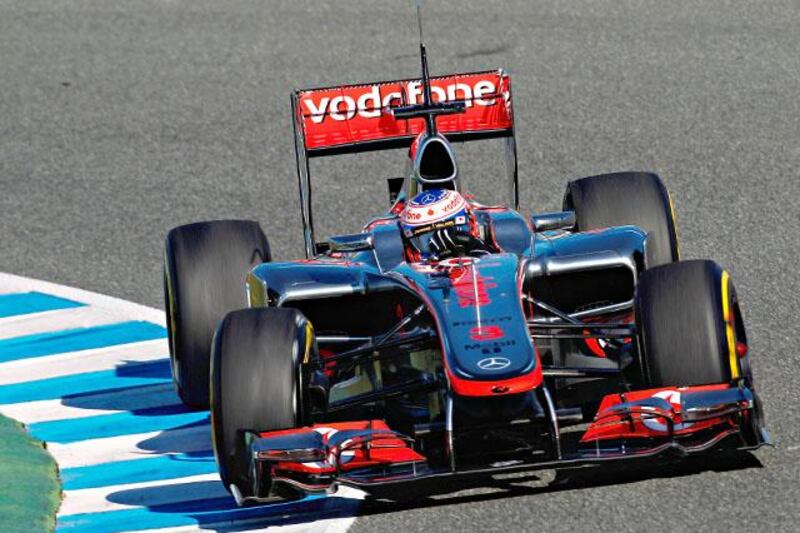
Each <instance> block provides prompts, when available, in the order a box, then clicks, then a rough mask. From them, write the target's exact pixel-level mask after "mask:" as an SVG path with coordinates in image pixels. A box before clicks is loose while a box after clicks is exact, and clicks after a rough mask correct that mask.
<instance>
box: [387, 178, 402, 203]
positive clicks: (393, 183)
mask: <svg viewBox="0 0 800 533" xmlns="http://www.w3.org/2000/svg"><path fill="white" fill-rule="evenodd" d="M404 180H405V178H403V177H400V178H386V183H388V185H389V203H391V204H392V205H394V203H395V202H396V201H397V197H398V196H399V195H400V191H402V190H403V181H404Z"/></svg>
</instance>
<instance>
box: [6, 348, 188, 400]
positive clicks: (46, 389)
mask: <svg viewBox="0 0 800 533" xmlns="http://www.w3.org/2000/svg"><path fill="white" fill-rule="evenodd" d="M31 377H33V376H31ZM170 381H172V378H171V375H170V368H169V359H159V360H156V361H151V362H142V363H140V362H131V363H125V364H123V365H122V366H118V367H117V368H116V369H115V370H100V371H97V372H87V373H86V374H72V375H69V376H62V377H57V378H48V379H40V380H36V381H27V382H25V383H14V384H12V385H0V404H7V403H21V402H35V401H39V400H55V399H57V398H61V397H65V399H68V398H66V397H67V396H71V395H79V394H90V393H108V392H110V391H114V390H120V389H126V388H134V387H145V386H148V385H160V384H163V383H169V382H170Z"/></svg>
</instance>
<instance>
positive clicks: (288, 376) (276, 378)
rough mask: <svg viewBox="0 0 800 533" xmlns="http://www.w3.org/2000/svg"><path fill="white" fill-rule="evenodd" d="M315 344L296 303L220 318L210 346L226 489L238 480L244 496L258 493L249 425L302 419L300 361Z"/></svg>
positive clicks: (214, 421) (215, 427)
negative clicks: (247, 441)
mask: <svg viewBox="0 0 800 533" xmlns="http://www.w3.org/2000/svg"><path fill="white" fill-rule="evenodd" d="M308 335H311V336H312V337H311V338H310V339H309V338H308V337H307V336H308ZM313 346H314V339H313V331H312V330H311V327H310V325H309V324H308V322H307V320H306V318H305V317H304V316H303V314H302V313H301V312H300V311H297V310H295V309H282V308H257V309H241V310H239V311H233V312H232V313H229V314H228V315H227V316H225V318H224V319H223V320H222V322H221V323H220V325H219V328H218V329H217V332H216V334H215V335H214V343H213V346H212V350H211V428H212V434H213V439H214V454H215V456H216V458H217V464H218V466H219V473H220V477H221V478H222V482H223V484H224V485H225V488H227V489H228V490H230V486H231V484H236V486H237V487H238V489H239V491H240V492H241V493H242V495H243V496H245V497H247V496H252V495H253V494H255V493H256V488H255V487H253V486H252V476H251V475H250V472H249V468H250V461H249V459H248V457H247V454H246V445H245V439H244V432H245V431H253V432H264V431H272V430H278V429H289V428H294V427H298V426H299V425H301V424H303V423H304V421H305V419H304V415H303V413H304V405H305V403H306V402H305V401H304V394H303V393H302V391H303V375H302V363H303V360H304V358H305V357H306V353H307V351H308V350H310V349H312V348H313ZM308 355H309V356H310V355H311V354H308ZM262 490H264V489H260V490H259V492H261V491H262ZM267 490H268V488H267Z"/></svg>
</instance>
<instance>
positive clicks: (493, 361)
mask: <svg viewBox="0 0 800 533" xmlns="http://www.w3.org/2000/svg"><path fill="white" fill-rule="evenodd" d="M509 366H511V361H510V360H509V359H506V358H505V357H487V358H486V359H481V360H480V361H478V368H480V369H481V370H503V369H504V368H508V367H509Z"/></svg>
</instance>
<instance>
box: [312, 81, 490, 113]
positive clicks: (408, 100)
mask: <svg viewBox="0 0 800 533" xmlns="http://www.w3.org/2000/svg"><path fill="white" fill-rule="evenodd" d="M495 78H496V76H495ZM497 89H498V88H497V83H496V81H495V80H494V79H478V80H476V81H474V83H464V82H460V81H452V82H450V83H447V82H445V83H444V84H443V83H442V82H441V81H438V82H437V80H433V82H432V83H431V96H432V97H433V101H434V102H451V101H459V100H460V101H463V102H464V105H465V107H467V108H468V109H469V108H471V107H472V106H479V107H488V106H493V105H496V104H497ZM331 92H332V91H323V92H321V94H319V95H318V98H314V96H316V94H315V92H312V91H309V92H308V93H307V95H306V96H305V97H304V98H303V99H302V100H301V101H302V103H303V105H304V106H305V109H304V110H303V112H304V113H307V115H308V116H309V117H310V118H311V122H312V123H314V124H322V123H324V122H325V120H326V119H327V118H328V117H330V119H331V120H335V121H339V122H341V121H345V120H352V119H354V118H355V117H356V116H358V117H361V118H378V117H380V116H381V111H382V109H383V108H390V107H398V106H402V105H409V104H419V103H422V98H423V96H422V93H423V89H422V82H421V81H410V82H401V83H399V84H391V85H367V86H364V87H353V88H348V90H347V92H344V91H336V92H339V94H337V95H336V96H333V95H331V94H330V93H331ZM326 93H327V94H326ZM404 96H405V98H404Z"/></svg>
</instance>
